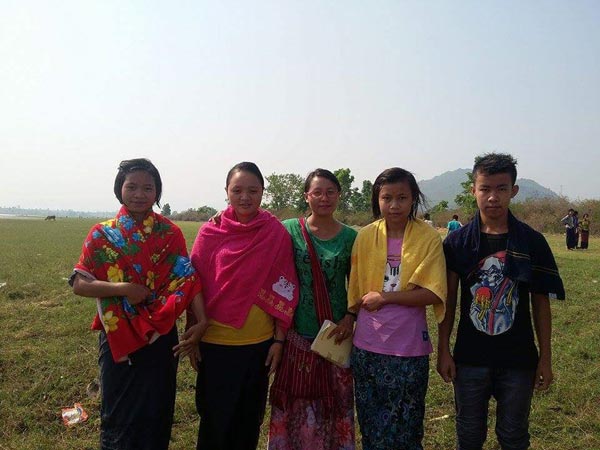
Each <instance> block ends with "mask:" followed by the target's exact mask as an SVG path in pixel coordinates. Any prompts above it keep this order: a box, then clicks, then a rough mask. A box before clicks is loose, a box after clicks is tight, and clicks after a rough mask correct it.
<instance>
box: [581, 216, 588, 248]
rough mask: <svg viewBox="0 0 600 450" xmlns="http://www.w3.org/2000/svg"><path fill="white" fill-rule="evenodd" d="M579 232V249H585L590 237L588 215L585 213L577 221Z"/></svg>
mask: <svg viewBox="0 0 600 450" xmlns="http://www.w3.org/2000/svg"><path fill="white" fill-rule="evenodd" d="M579 234H580V235H581V247H580V248H581V249H582V250H587V249H588V243H589V239H590V216H589V214H587V213H585V214H584V215H583V218H582V219H581V222H579Z"/></svg>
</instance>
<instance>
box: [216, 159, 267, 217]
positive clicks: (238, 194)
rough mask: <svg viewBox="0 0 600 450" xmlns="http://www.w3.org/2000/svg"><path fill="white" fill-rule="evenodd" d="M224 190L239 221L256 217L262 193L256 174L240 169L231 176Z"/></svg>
mask: <svg viewBox="0 0 600 450" xmlns="http://www.w3.org/2000/svg"><path fill="white" fill-rule="evenodd" d="M225 190H226V191H227V199H228V200H229V204H230V205H231V206H232V207H233V210H234V212H235V215H236V217H237V219H238V221H239V222H241V223H247V222H249V221H251V220H252V219H254V217H256V215H257V214H258V208H259V207H260V202H261V201H262V195H263V188H262V186H261V184H260V180H259V179H258V178H257V176H256V175H254V174H253V173H250V172H245V171H243V170H240V171H238V172H236V173H234V174H233V175H232V176H231V178H230V179H229V185H227V187H226V188H225Z"/></svg>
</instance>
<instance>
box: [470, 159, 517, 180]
mask: <svg viewBox="0 0 600 450" xmlns="http://www.w3.org/2000/svg"><path fill="white" fill-rule="evenodd" d="M479 173H482V174H485V175H496V174H497V173H508V174H509V175H510V178H511V180H512V185H513V186H514V185H515V183H516V182H517V160H516V159H515V158H513V156H512V155H509V154H508V153H485V154H483V155H479V156H476V157H475V164H474V165H473V182H475V179H476V178H477V174H479Z"/></svg>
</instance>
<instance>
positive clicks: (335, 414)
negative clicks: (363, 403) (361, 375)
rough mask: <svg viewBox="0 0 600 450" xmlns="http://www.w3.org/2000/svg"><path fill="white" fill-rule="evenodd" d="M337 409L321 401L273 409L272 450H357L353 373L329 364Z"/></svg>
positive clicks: (291, 401)
mask: <svg viewBox="0 0 600 450" xmlns="http://www.w3.org/2000/svg"><path fill="white" fill-rule="evenodd" d="M329 366H330V368H331V375H332V380H333V382H332V387H333V395H334V407H333V408H325V407H324V405H323V404H322V402H321V401H320V400H318V399H317V400H310V399H302V398H297V399H289V401H288V405H289V406H288V407H286V409H285V410H282V409H279V408H278V407H276V406H273V405H272V406H271V423H270V425H269V450H305V449H310V450H354V392H353V383H352V372H351V370H350V369H342V368H340V367H337V366H334V365H333V364H329Z"/></svg>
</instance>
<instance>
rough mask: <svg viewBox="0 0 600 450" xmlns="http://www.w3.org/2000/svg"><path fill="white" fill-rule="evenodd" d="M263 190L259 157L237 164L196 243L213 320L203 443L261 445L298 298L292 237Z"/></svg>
mask: <svg viewBox="0 0 600 450" xmlns="http://www.w3.org/2000/svg"><path fill="white" fill-rule="evenodd" d="M263 189H264V180H263V177H262V174H261V173H260V170H259V169H258V167H257V166H256V165H255V164H254V163H251V162H243V163H240V164H237V165H236V166H234V167H233V168H232V169H231V170H230V171H229V173H228V174H227V182H226V187H225V190H226V191H227V199H228V200H229V207H228V208H227V209H225V210H224V211H223V212H222V213H221V214H220V219H219V220H218V221H217V222H218V223H215V222H208V223H206V224H205V225H204V226H203V227H202V228H201V229H200V231H199V232H198V236H197V238H196V242H195V243H194V247H193V249H192V253H191V260H192V264H193V266H194V268H195V269H196V271H197V273H198V275H199V277H200V282H201V284H202V289H203V295H204V299H205V306H206V315H207V317H208V319H209V325H208V328H207V330H206V333H205V334H204V336H203V337H202V341H201V343H200V346H199V348H198V351H199V355H198V356H199V357H200V356H201V359H200V358H199V359H198V361H199V362H198V361H195V362H194V365H195V368H196V369H197V371H198V377H197V381H196V407H197V410H198V413H199V415H200V418H201V420H200V428H199V431H198V444H197V449H209V450H221V449H223V450H224V449H227V450H233V449H256V446H257V444H258V436H259V432H260V426H261V424H262V421H263V416H264V413H265V406H266V399H267V390H268V384H269V375H270V374H272V373H273V372H274V371H275V370H276V369H277V366H278V364H279V361H280V360H281V353H282V349H283V342H284V339H285V336H286V333H287V329H288V328H289V327H290V325H291V323H292V318H293V316H294V310H295V308H296V305H297V303H298V287H297V286H298V279H297V277H296V269H295V266H294V256H293V249H292V241H291V238H290V235H289V234H288V232H287V231H286V230H285V228H284V227H283V225H282V224H281V223H280V222H279V220H278V219H277V218H276V217H275V216H273V215H272V214H270V213H269V212H267V211H264V210H262V209H260V203H261V200H262V194H263ZM188 318H190V317H189V316H188ZM192 322H193V318H192Z"/></svg>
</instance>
